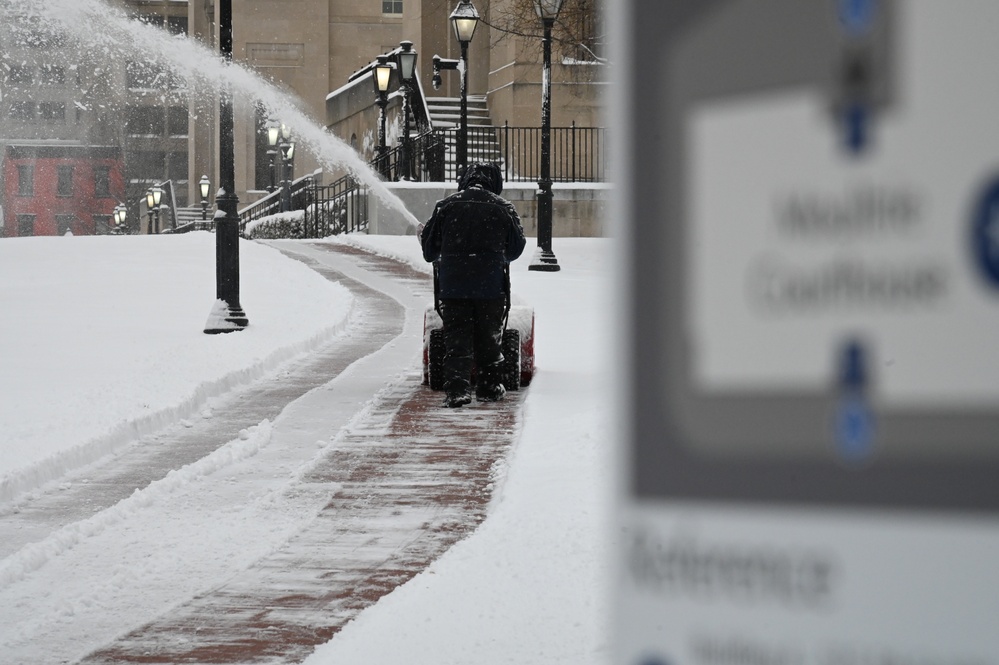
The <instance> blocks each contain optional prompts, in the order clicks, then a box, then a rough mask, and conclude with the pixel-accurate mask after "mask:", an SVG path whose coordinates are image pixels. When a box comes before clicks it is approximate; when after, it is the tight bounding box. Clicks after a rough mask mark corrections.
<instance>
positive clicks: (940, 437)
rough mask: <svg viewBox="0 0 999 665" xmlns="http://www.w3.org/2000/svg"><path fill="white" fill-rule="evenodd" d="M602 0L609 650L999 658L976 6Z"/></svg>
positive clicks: (998, 131) (810, 657) (995, 350)
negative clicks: (609, 403)
mask: <svg viewBox="0 0 999 665" xmlns="http://www.w3.org/2000/svg"><path fill="white" fill-rule="evenodd" d="M624 4H625V5H626V9H627V11H624V12H621V13H620V14H615V16H617V17H618V19H617V20H618V21H619V23H618V26H617V27H618V30H624V31H627V37H626V38H625V37H621V36H620V35H619V43H622V44H625V45H626V46H622V47H621V48H622V49H623V52H621V53H619V56H620V58H619V59H620V60H621V61H622V62H624V63H626V64H627V65H628V66H629V71H627V72H625V73H624V74H623V76H625V77H627V78H628V79H629V83H628V85H626V86H623V87H622V89H623V90H625V91H626V92H625V95H626V103H624V104H622V105H621V107H620V108H619V110H620V111H621V117H620V118H615V120H617V121H618V122H617V125H618V126H617V128H616V129H617V131H618V132H619V135H620V136H622V137H623V139H622V140H623V141H624V143H625V144H626V146H627V150H626V151H625V152H626V155H625V158H626V161H627V163H628V168H627V173H628V175H629V177H628V178H627V182H624V183H621V184H620V185H619V187H620V192H621V194H622V200H623V201H626V202H627V204H626V205H622V206H621V209H622V210H626V211H627V213H628V214H629V216H630V217H629V219H628V229H627V233H626V234H625V235H626V238H625V241H626V245H627V246H628V247H629V249H630V252H629V255H628V257H627V258H628V261H627V266H626V267H625V269H626V271H627V272H628V274H627V278H626V282H625V286H626V288H625V293H624V294H623V297H626V298H628V299H629V303H628V306H629V316H628V325H627V336H626V339H625V342H626V345H627V348H628V349H629V351H628V353H629V362H628V364H627V367H626V369H625V370H624V372H623V373H624V380H625V385H626V390H625V393H624V399H623V400H622V403H623V407H622V408H623V411H622V414H621V415H622V418H623V422H624V423H625V424H626V427H625V428H624V429H625V431H626V432H627V434H628V437H629V438H628V440H627V442H626V443H627V446H626V448H625V450H624V453H623V456H622V459H623V463H622V465H621V468H622V471H623V473H624V477H623V481H622V483H621V492H622V495H621V501H620V506H619V508H620V510H619V523H618V525H617V526H618V527H619V529H618V530H616V531H615V537H616V538H617V542H618V546H619V547H618V558H617V563H618V576H617V605H616V609H617V611H616V615H615V643H614V662H615V663H617V664H620V665H690V664H692V665H771V664H773V665H797V664H802V665H806V664H815V665H909V664H911V665H938V664H939V665H944V664H947V665H958V664H960V665H979V664H980V665H985V664H986V663H997V664H999V565H997V564H996V562H997V561H999V74H996V73H995V71H994V70H995V69H996V67H997V66H999V39H997V38H996V30H997V29H999V3H995V2H991V1H989V0H979V1H977V2H976V1H972V0H964V1H961V2H940V1H939V0H895V1H891V0H815V1H810V2H803V1H802V0H768V2H765V3H762V2H759V1H758V0H678V1H676V2H670V3H660V2H656V1H655V0H629V1H628V2H625V3H624ZM622 17H623V18H622Z"/></svg>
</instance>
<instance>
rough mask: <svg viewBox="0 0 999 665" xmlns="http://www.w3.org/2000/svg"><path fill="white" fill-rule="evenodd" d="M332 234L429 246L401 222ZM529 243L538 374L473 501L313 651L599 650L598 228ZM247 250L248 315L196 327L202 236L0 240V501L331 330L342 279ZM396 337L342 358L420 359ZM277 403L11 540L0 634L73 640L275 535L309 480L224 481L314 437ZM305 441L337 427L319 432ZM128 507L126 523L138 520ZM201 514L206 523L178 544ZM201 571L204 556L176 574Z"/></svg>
mask: <svg viewBox="0 0 999 665" xmlns="http://www.w3.org/2000/svg"><path fill="white" fill-rule="evenodd" d="M289 242H290V241H289ZM330 242H345V243H350V244H355V245H358V246H362V247H365V248H368V249H370V250H372V251H375V252H378V253H381V254H385V255H388V256H392V257H394V258H399V259H402V260H404V261H407V262H410V263H412V264H413V265H414V266H415V267H417V268H419V269H420V270H428V268H429V266H427V265H426V264H424V263H423V262H422V259H421V258H420V256H419V248H418V244H417V242H416V240H415V238H413V237H412V236H402V237H400V236H367V235H352V236H348V237H346V238H341V239H338V240H333V241H330ZM533 245H534V241H533V240H531V241H529V245H528V250H527V252H525V256H524V257H523V258H521V259H520V260H519V261H518V262H516V263H515V264H514V265H513V270H512V280H513V290H514V293H515V294H516V296H517V297H518V298H519V299H520V300H523V301H525V302H528V303H530V304H532V305H533V306H534V307H535V309H536V312H537V331H536V357H537V365H538V373H537V375H536V377H535V380H534V382H533V383H532V385H531V387H530V388H529V390H528V391H527V395H526V401H525V405H524V426H523V429H522V431H521V433H520V437H519V440H518V441H517V442H516V443H515V445H514V448H513V450H512V452H511V455H510V458H509V460H508V461H507V463H508V467H507V469H506V472H505V474H504V476H503V477H504V481H503V482H502V484H500V485H499V486H498V487H497V488H496V492H495V495H494V499H493V503H492V505H491V507H490V512H489V516H488V518H487V519H486V521H485V522H484V523H483V525H482V526H481V527H480V528H479V530H478V531H476V532H475V533H474V534H473V535H472V536H470V537H469V538H467V539H466V540H464V541H462V542H460V543H459V544H458V545H457V546H455V547H454V548H452V549H451V550H450V551H448V552H447V553H446V554H445V555H444V556H443V557H442V558H441V559H439V560H438V561H436V562H435V563H434V564H432V565H431V567H430V568H429V569H428V570H427V571H426V572H425V573H423V574H421V575H418V576H417V577H416V578H414V579H412V580H411V581H410V582H408V583H407V584H405V585H404V586H402V587H400V588H399V589H397V590H396V591H394V592H393V593H391V594H389V595H388V596H386V597H384V598H382V599H381V600H380V601H379V602H378V603H376V604H375V605H374V606H372V607H370V608H368V609H367V610H365V611H363V612H362V613H361V615H360V616H359V617H358V618H357V619H356V620H355V621H354V622H353V623H351V624H348V626H347V627H346V628H345V629H344V630H343V631H342V632H341V633H340V634H339V635H337V636H336V637H335V638H334V639H333V640H332V641H331V642H330V643H329V644H327V645H325V646H322V647H320V648H319V649H317V651H316V653H315V654H314V655H313V656H312V657H311V658H310V660H309V661H308V663H310V665H321V664H325V663H351V662H408V663H414V664H416V665H419V664H421V663H427V664H430V663H434V664H435V665H439V664H441V663H468V662H477V663H508V662H510V663H561V662H564V663H570V662H571V663H594V664H596V663H602V662H605V660H606V657H607V646H606V644H607V632H606V630H605V624H606V617H607V613H608V612H607V607H608V603H607V593H606V590H607V568H608V557H607V554H608V550H609V547H608V545H609V542H608V538H606V536H607V534H609V533H610V531H609V530H608V526H609V525H608V520H609V514H610V494H611V490H610V484H611V477H610V474H609V473H608V472H607V469H608V467H609V465H610V463H611V459H612V451H611V444H612V442H613V441H612V439H611V436H610V421H609V415H610V413H609V411H610V406H609V405H610V404H612V403H613V399H612V397H610V396H609V390H608V387H607V385H606V381H607V376H608V370H609V366H608V365H609V360H610V357H611V355H612V354H611V353H610V349H611V344H612V343H613V342H612V338H611V333H612V325H611V322H610V320H609V317H608V316H607V312H608V311H609V309H610V289H611V263H612V258H613V257H612V251H613V243H612V241H610V240H607V239H561V238H559V239H556V241H555V252H556V255H557V256H558V259H559V262H560V264H561V266H562V271H561V272H558V273H541V272H530V271H528V270H527V265H528V263H529V261H530V253H531V252H532V251H533V249H534V247H533ZM241 268H242V269H241V302H242V305H243V306H244V308H245V309H246V311H247V314H248V316H249V318H250V322H251V323H250V327H249V328H247V329H246V330H244V331H242V332H239V333H236V334H230V335H220V336H212V335H205V334H203V332H202V329H203V326H204V323H205V320H206V318H207V315H208V312H209V310H210V307H211V305H212V303H213V301H214V295H215V294H214V290H215V285H214V237H213V236H212V235H210V234H205V233H195V234H189V235H185V236H159V237H147V236H141V237H60V238H26V239H8V240H4V241H2V242H0V308H2V311H3V313H4V314H3V317H2V319H0V367H2V368H3V372H4V382H3V386H4V388H3V398H2V400H0V513H3V512H4V511H8V512H9V511H12V510H17V509H19V508H18V507H19V506H21V507H23V506H26V505H29V504H30V502H31V499H32V497H33V496H38V495H39V494H40V493H41V492H44V491H46V490H51V489H52V488H58V487H59V486H60V484H63V483H65V482H66V475H65V474H66V473H67V472H69V471H71V470H74V469H79V468H80V467H82V466H84V465H85V464H87V463H90V462H93V461H95V460H98V459H100V458H101V457H102V456H105V455H107V454H109V453H113V452H114V451H115V450H117V449H119V448H120V447H121V446H123V445H124V444H126V443H127V442H129V441H133V440H135V439H137V438H139V437H141V436H144V435H146V436H151V437H155V433H156V431H157V430H158V429H159V428H162V427H167V426H171V425H173V426H176V425H177V424H178V423H180V424H181V425H183V423H185V421H188V420H195V419H210V418H211V417H212V409H213V406H214V405H215V403H216V401H217V400H224V398H225V395H226V393H227V392H229V391H231V390H233V389H236V388H238V387H239V386H241V385H245V384H247V383H250V382H253V381H256V380H258V379H260V378H261V377H266V376H267V375H268V373H271V372H275V371H276V370H278V369H279V368H280V367H281V366H282V365H283V364H284V363H286V362H289V361H292V360H294V359H296V358H301V357H302V356H303V355H304V354H308V353H309V352H311V351H313V350H314V349H315V348H317V347H318V346H319V345H321V344H322V343H323V342H325V341H328V340H330V339H331V338H333V337H334V336H336V335H337V334H339V333H341V332H342V331H343V330H344V327H345V322H346V321H347V319H348V315H349V313H350V311H351V306H352V297H351V295H350V293H349V292H347V291H346V290H345V289H343V288H342V287H340V286H339V285H337V284H331V283H329V282H328V281H327V280H325V279H324V278H322V277H320V276H318V275H317V274H316V273H314V272H313V271H311V270H310V269H308V268H306V267H305V266H304V265H303V264H302V263H300V262H298V261H294V260H291V259H289V258H287V257H285V256H284V255H282V254H281V253H280V252H278V251H277V250H276V249H274V248H273V247H268V246H266V245H264V244H260V243H251V242H243V243H242V244H241ZM405 295H406V294H405V293H403V294H402V295H399V296H394V297H400V298H404V297H405ZM407 330H408V331H409V332H408V333H404V334H412V331H411V330H410V327H407ZM412 342H413V340H401V343H400V344H398V345H395V346H396V347H397V348H393V349H386V350H385V352H384V353H380V354H374V355H373V356H371V357H370V358H368V359H366V360H365V362H366V363H367V365H366V366H365V367H364V369H363V372H362V371H361V368H360V367H359V368H358V370H357V372H356V373H357V374H365V375H367V376H380V375H381V374H380V373H383V374H385V375H386V376H391V375H392V373H393V372H404V371H406V370H412V368H414V367H418V365H419V362H420V358H419V349H418V346H417V344H418V343H412ZM411 343H412V346H413V349H412V352H411V353H408V352H407V349H408V346H407V345H409V344H411ZM358 364H360V363H358ZM407 364H408V366H407ZM345 374H350V372H349V371H348V372H345ZM342 380H343V381H349V380H351V379H350V377H349V376H347V377H345V378H343V379H342ZM354 380H359V379H357V378H355V379H354ZM348 385H349V384H348ZM316 395H319V391H316ZM319 397H321V395H320V396H319ZM319 397H316V396H313V394H312V393H310V395H307V396H306V397H304V398H302V399H301V400H299V401H298V402H296V404H295V407H294V408H295V409H297V410H299V411H302V410H308V409H310V408H313V409H315V408H316V407H315V406H310V405H313V404H314V403H315V402H316V400H318V399H319ZM321 413H322V412H321V411H320V412H319V415H320V416H321ZM314 416H315V414H314ZM320 419H321V418H320ZM280 423H281V421H280V418H279V419H277V420H276V421H275V422H274V423H271V422H269V421H264V422H261V423H259V424H258V425H257V426H256V427H252V428H248V429H247V430H246V431H244V432H242V433H240V436H239V437H238V438H237V439H235V440H234V441H232V442H231V443H230V444H228V445H226V446H225V447H224V448H222V449H220V450H219V451H217V452H216V453H213V454H211V455H208V456H207V457H205V458H203V459H201V460H199V461H198V462H195V463H193V464H190V465H188V466H187V467H185V468H184V469H182V470H180V471H178V472H177V473H176V474H172V475H171V476H167V477H166V478H163V479H162V480H161V481H159V484H155V483H154V485H155V487H153V486H151V487H150V488H147V490H144V491H142V492H137V493H136V494H135V495H134V496H132V497H129V498H128V499H125V500H123V501H121V502H120V503H119V504H118V505H116V506H114V507H113V508H111V509H107V510H103V511H102V512H100V513H98V514H95V515H94V516H93V517H91V518H89V519H87V520H85V521H83V522H81V523H77V524H74V525H71V526H70V527H64V528H62V529H60V530H57V531H55V532H54V533H51V534H48V535H47V536H46V537H44V538H42V539H41V541H40V542H37V543H32V544H29V545H26V546H25V547H23V548H19V549H18V550H17V551H14V552H9V553H8V552H5V554H6V555H7V556H6V557H5V558H4V559H2V560H0V608H2V609H0V614H2V616H0V653H7V654H11V653H17V654H20V655H19V656H18V657H19V658H31V660H30V662H33V663H45V662H62V659H65V658H67V654H68V655H69V657H70V658H72V657H79V656H81V655H83V653H86V649H87V648H93V646H99V645H100V644H101V643H102V642H101V638H102V636H105V637H104V639H110V638H112V637H114V636H115V635H117V634H120V633H121V632H122V631H124V630H125V629H127V628H129V627H132V626H134V625H135V623H136V622H137V621H141V620H142V619H143V617H144V616H145V615H146V614H150V613H155V612H157V611H163V610H166V609H168V607H169V606H171V605H172V604H175V603H177V602H181V601H182V600H183V599H184V597H185V595H184V594H190V593H194V592H195V591H197V588H198V586H197V585H198V584H199V583H201V584H204V583H205V581H206V580H210V579H211V575H212V574H216V575H220V576H222V575H225V574H226V571H229V570H232V569H234V568H239V567H240V566H244V567H245V566H246V565H249V564H250V563H252V561H253V560H254V557H257V556H261V555H262V554H263V553H265V552H266V551H269V549H270V548H273V547H274V543H275V542H280V540H281V539H282V538H285V537H287V535H288V534H290V533H291V532H293V530H294V528H295V526H296V524H297V523H298V522H296V520H300V519H304V518H305V517H306V516H307V515H309V514H311V513H310V512H309V511H310V510H314V506H313V505H312V504H311V503H309V502H310V501H315V500H316V499H315V497H312V498H310V497H300V498H299V499H298V500H297V502H295V501H290V500H287V499H286V498H284V497H283V495H282V494H281V493H280V491H279V490H280V487H279V486H278V485H273V484H267V483H273V482H274V481H273V480H272V479H270V478H267V479H266V482H265V479H264V477H263V476H262V475H259V471H258V472H257V473H258V476H252V477H254V479H255V480H254V482H255V483H256V484H255V485H254V486H253V488H252V490H253V491H252V492H251V493H250V494H249V495H246V494H240V495H239V496H236V497H233V496H232V495H233V493H234V492H235V491H236V489H235V488H238V487H240V485H241V483H240V482H239V478H241V477H251V475H252V474H251V472H250V468H251V467H252V466H253V464H254V461H255V460H256V461H257V462H259V461H260V459H259V458H263V457H265V456H267V455H277V451H278V450H279V449H282V447H284V448H290V447H293V446H295V445H298V446H301V447H302V448H303V450H304V452H302V453H301V455H300V457H299V458H300V459H302V460H305V462H302V463H301V465H300V466H302V467H304V466H306V465H307V462H308V460H310V459H311V457H312V456H314V455H315V448H316V444H317V441H316V439H315V437H314V436H313V437H312V438H308V437H304V438H303V440H301V441H298V440H294V437H288V436H285V437H284V438H281V437H280V436H278V435H277V434H275V435H274V436H273V437H272V434H271V432H272V430H279V429H280ZM300 438H302V437H300ZM305 439H308V440H305ZM330 441H333V443H330ZM318 443H319V444H320V447H321V446H322V445H335V436H334V437H330V438H329V440H327V441H326V443H325V444H324V442H323V441H319V442H318ZM286 459H287V458H286ZM258 466H260V465H259V464H258ZM278 471H279V473H277V474H274V473H271V474H270V476H277V477H278V478H279V479H282V480H283V481H286V480H287V479H288V478H289V477H294V476H295V474H296V473H297V472H298V471H299V469H296V468H281V469H279V470H278ZM241 474H242V475H241ZM239 491H241V492H246V491H247V490H246V487H245V486H244V487H243V488H242V489H241V490H239ZM140 511H141V513H142V519H141V520H138V521H139V522H141V524H131V523H130V519H132V518H133V516H134V515H135V514H136V513H137V512H140ZM220 511H222V512H220ZM220 520H221V522H224V523H225V524H226V525H227V528H225V529H219V528H218V525H219V524H220ZM199 529H201V530H202V531H203V532H204V534H205V535H203V536H202V542H200V543H195V542H192V541H195V540H196V539H195V538H193V537H192V536H191V534H196V533H198V532H199ZM142 530H150V531H155V532H157V533H158V534H159V535H160V536H162V542H163V543H170V545H169V546H168V545H164V546H162V548H161V549H160V550H156V549H155V546H154V549H152V550H150V549H149V548H150V545H149V543H150V542H157V541H156V540H155V539H153V540H150V539H146V540H143V539H142V537H141V531H142ZM178 543H180V544H184V543H188V546H187V547H186V548H185V547H181V549H180V550H178V549H176V548H177V547H178ZM168 548H169V549H168ZM213 548H215V549H213ZM199 566H200V568H199ZM97 567H101V568H104V570H102V571H100V572H98V571H96V570H95V569H96V568H97ZM194 570H197V571H199V574H203V575H204V577H202V578H198V579H190V578H192V576H193V577H197V575H193V574H192V571H194ZM54 590H58V591H54ZM73 640H76V643H75V644H74V642H73ZM74 648H75V649H78V650H81V651H78V652H74V651H73V649H74ZM14 662H18V661H14Z"/></svg>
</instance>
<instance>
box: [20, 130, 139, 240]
mask: <svg viewBox="0 0 999 665" xmlns="http://www.w3.org/2000/svg"><path fill="white" fill-rule="evenodd" d="M124 199H125V182H124V176H123V170H122V157H121V150H119V149H118V148H109V147H92V146H80V145H8V146H7V150H6V153H5V155H4V160H3V213H4V215H3V219H4V227H3V235H5V236H8V237H12V236H51V235H65V233H66V232H67V231H70V232H72V233H73V235H95V234H102V233H108V232H109V231H110V229H111V228H112V226H113V223H112V214H113V213H114V208H115V206H116V205H117V204H118V203H119V202H120V201H123V200H124Z"/></svg>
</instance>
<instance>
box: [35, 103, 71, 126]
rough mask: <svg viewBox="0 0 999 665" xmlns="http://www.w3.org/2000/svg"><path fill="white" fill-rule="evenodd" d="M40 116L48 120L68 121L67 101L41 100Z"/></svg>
mask: <svg viewBox="0 0 999 665" xmlns="http://www.w3.org/2000/svg"><path fill="white" fill-rule="evenodd" d="M38 117H40V118H41V119H42V120H45V121H46V122H66V103H65V102H41V103H39V104H38Z"/></svg>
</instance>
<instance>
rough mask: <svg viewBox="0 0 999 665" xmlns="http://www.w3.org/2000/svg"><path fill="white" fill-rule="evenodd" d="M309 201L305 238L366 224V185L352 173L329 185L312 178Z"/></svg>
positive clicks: (351, 229) (349, 230)
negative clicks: (321, 183)
mask: <svg viewBox="0 0 999 665" xmlns="http://www.w3.org/2000/svg"><path fill="white" fill-rule="evenodd" d="M310 196H311V198H312V204H311V205H310V206H309V207H307V208H306V210H305V228H304V229H303V231H304V234H305V237H306V238H325V237H327V236H332V235H337V234H340V233H350V232H353V231H363V230H365V229H367V228H368V188H367V187H365V186H364V185H363V184H361V183H359V182H358V181H357V179H356V178H354V177H353V176H349V175H347V176H344V177H342V178H340V179H339V180H337V181H336V182H333V183H330V184H329V185H320V184H319V183H318V181H313V184H312V187H311V194H310Z"/></svg>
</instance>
